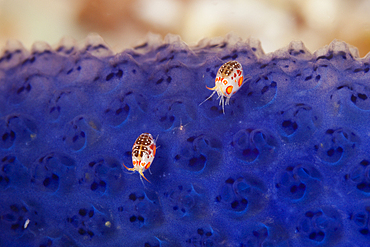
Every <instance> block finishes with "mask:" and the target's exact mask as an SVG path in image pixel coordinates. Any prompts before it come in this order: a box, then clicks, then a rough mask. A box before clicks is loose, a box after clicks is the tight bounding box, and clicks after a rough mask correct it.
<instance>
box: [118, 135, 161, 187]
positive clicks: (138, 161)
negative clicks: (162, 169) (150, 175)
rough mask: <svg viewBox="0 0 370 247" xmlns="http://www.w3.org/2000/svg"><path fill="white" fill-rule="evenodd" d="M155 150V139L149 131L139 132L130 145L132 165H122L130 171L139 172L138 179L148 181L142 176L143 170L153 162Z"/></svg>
mask: <svg viewBox="0 0 370 247" xmlns="http://www.w3.org/2000/svg"><path fill="white" fill-rule="evenodd" d="M155 151H156V145H155V140H154V139H153V137H152V135H151V134H149V133H143V134H141V135H140V136H139V137H138V138H137V139H136V141H135V143H134V146H133V147H132V164H133V166H134V167H132V168H128V167H127V166H125V164H123V166H124V167H125V168H126V169H127V170H129V171H132V172H138V173H139V174H140V180H141V182H142V183H143V184H144V181H143V179H142V177H143V178H144V179H145V180H146V181H148V182H149V183H150V181H149V180H148V179H147V178H146V177H145V176H144V172H145V171H146V170H148V169H149V167H150V165H151V164H152V162H153V159H154V156H155Z"/></svg>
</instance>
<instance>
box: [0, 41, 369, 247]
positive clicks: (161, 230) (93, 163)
mask: <svg viewBox="0 0 370 247" xmlns="http://www.w3.org/2000/svg"><path fill="white" fill-rule="evenodd" d="M40 47H41V48H40ZM231 60H236V61H238V62H239V63H241V64H242V66H243V70H244V78H246V79H245V80H244V83H243V86H242V87H241V88H240V90H239V91H238V93H237V94H235V95H234V96H233V97H231V99H230V105H228V106H227V107H226V108H225V114H223V111H222V107H221V106H220V105H219V103H218V100H217V98H216V97H214V98H211V99H210V100H208V101H206V102H205V103H204V104H202V105H201V106H199V104H200V103H201V102H202V101H203V100H204V99H206V98H207V97H208V96H209V90H207V89H206V86H208V87H213V86H214V80H215V76H216V73H217V70H218V68H219V67H220V66H221V65H222V64H224V63H225V62H227V61H231ZM369 69H370V61H369V58H362V59H360V58H358V56H357V52H356V50H355V49H353V48H351V47H349V46H348V45H347V44H345V43H342V42H338V41H334V42H333V43H331V44H330V45H329V46H328V47H325V48H322V49H320V50H318V51H317V52H315V53H314V54H311V53H309V51H307V49H306V48H305V47H304V46H303V44H302V43H299V42H293V43H291V44H290V45H289V46H288V47H287V48H285V49H282V50H279V51H276V52H274V53H272V54H267V55H266V54H264V53H263V51H262V49H261V47H260V45H259V42H256V41H253V40H249V41H246V42H244V41H241V40H238V39H235V38H234V37H228V38H226V39H225V40H223V41H217V42H216V41H214V40H203V41H201V42H200V43H199V44H198V45H197V46H194V47H188V46H187V45H185V44H184V43H183V42H182V41H181V40H179V39H178V38H176V37H173V36H168V37H167V39H166V41H164V42H163V43H160V44H158V43H156V42H154V41H151V40H149V41H148V42H147V43H144V44H143V45H141V46H138V47H136V48H134V49H129V50H126V51H124V52H122V53H119V54H117V55H112V54H111V52H110V51H109V49H108V48H107V47H106V46H105V45H104V44H102V43H97V42H95V43H94V42H91V43H90V44H87V45H86V46H85V47H84V48H77V46H73V45H72V46H70V45H69V46H67V45H63V44H62V45H61V46H60V47H58V48H56V49H51V48H50V47H48V46H44V47H42V46H40V45H39V46H38V49H34V50H33V51H32V52H28V51H26V50H24V49H23V48H22V47H21V46H16V45H13V46H9V47H7V50H6V51H5V52H4V54H3V55H2V57H1V58H0V195H1V196H0V246H129V247H130V246H135V247H137V246H144V247H148V246H152V247H154V246H162V247H166V246H170V247H172V246H175V247H176V246H238V247H245V246H256V247H257V246H276V247H278V246H279V247H285V246H344V247H346V246H368V245H369V243H370V153H369V149H370V146H369V143H370V125H369V119H370V98H369V97H370V84H369V82H370V73H369ZM141 133H151V134H152V135H153V137H154V138H156V137H157V136H158V140H157V146H158V149H157V154H156V158H155V159H154V161H153V164H152V165H151V173H152V174H150V173H147V176H148V179H149V180H150V181H151V184H149V183H147V184H146V186H145V187H144V186H143V185H142V183H141V182H140V179H139V177H138V176H131V175H130V174H129V173H128V172H127V171H126V169H125V168H124V167H123V166H122V163H125V164H131V162H132V161H131V148H132V144H133V142H134V141H135V140H136V138H137V137H138V136H139V135H140V134H141Z"/></svg>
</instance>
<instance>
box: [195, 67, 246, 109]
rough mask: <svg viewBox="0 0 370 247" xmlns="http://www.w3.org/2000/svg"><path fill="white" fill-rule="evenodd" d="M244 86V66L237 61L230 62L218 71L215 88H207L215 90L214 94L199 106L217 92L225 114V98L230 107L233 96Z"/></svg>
mask: <svg viewBox="0 0 370 247" xmlns="http://www.w3.org/2000/svg"><path fill="white" fill-rule="evenodd" d="M242 84H243V67H242V65H241V64H240V63H238V62H237V61H229V62H227V63H225V64H223V65H222V66H221V67H220V68H219V69H218V71H217V75H216V79H215V86H214V87H213V88H209V87H207V86H206V88H207V89H209V90H213V93H212V94H211V95H210V96H209V97H208V98H207V99H205V100H204V101H203V102H202V103H200V104H199V105H201V104H203V103H204V102H206V101H207V100H209V99H210V98H211V97H212V96H213V95H214V94H215V93H216V92H217V94H218V98H220V105H221V104H222V112H223V113H224V114H225V102H224V98H226V105H228V104H229V101H230V98H231V96H233V95H234V94H235V93H236V92H237V91H238V90H239V88H240V87H241V86H242Z"/></svg>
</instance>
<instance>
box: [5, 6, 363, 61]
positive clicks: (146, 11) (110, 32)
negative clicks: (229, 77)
mask: <svg viewBox="0 0 370 247" xmlns="http://www.w3.org/2000/svg"><path fill="white" fill-rule="evenodd" d="M369 13H370V1H369V0H0V48H2V47H4V46H5V44H6V41H7V40H8V39H17V40H20V41H21V42H22V43H23V44H24V46H25V47H26V48H27V49H30V48H31V46H32V44H33V43H34V42H35V41H40V40H41V41H46V42H48V43H49V44H51V45H54V44H56V43H58V42H59V40H60V39H61V38H62V37H63V36H71V37H73V38H75V39H76V40H78V41H81V40H83V39H84V38H85V37H86V36H87V34H89V33H91V32H95V33H98V34H99V35H101V36H102V37H103V38H104V40H105V41H106V42H107V44H108V45H109V46H110V48H111V49H112V50H113V51H115V52H120V51H122V50H123V49H126V48H131V47H133V46H135V45H138V44H139V43H141V42H142V41H143V40H145V37H146V34H147V33H148V32H152V33H158V34H160V35H162V36H165V35H166V34H167V33H173V34H178V35H180V36H181V38H182V39H183V40H184V41H185V42H187V43H188V44H189V45H192V44H195V43H196V42H197V41H199V40H200V39H202V38H205V37H218V36H225V35H226V34H227V33H229V32H231V31H232V32H234V33H235V34H236V35H237V36H240V37H241V38H243V39H247V38H248V37H254V38H257V39H259V40H260V41H261V43H262V48H263V49H264V51H265V52H266V53H268V52H273V51H275V50H277V49H279V48H282V47H285V46H287V45H288V44H289V42H290V41H292V40H302V41H303V42H304V44H305V45H306V47H307V48H308V49H309V50H310V51H311V52H314V51H315V50H317V49H318V48H321V47H323V46H324V45H327V44H329V43H330V42H331V41H332V40H333V39H339V40H343V41H345V42H347V43H349V44H351V45H353V46H356V47H357V48H358V49H359V52H360V55H361V56H365V55H366V54H367V53H368V52H369V51H370V14H369Z"/></svg>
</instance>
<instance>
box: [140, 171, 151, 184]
mask: <svg viewBox="0 0 370 247" xmlns="http://www.w3.org/2000/svg"><path fill="white" fill-rule="evenodd" d="M139 173H140V179H141V182H143V180H142V178H141V177H143V178H144V179H145V180H146V181H148V182H149V183H150V181H149V180H148V179H147V178H146V177H145V176H144V173H143V171H142V170H139ZM143 183H144V182H143Z"/></svg>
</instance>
